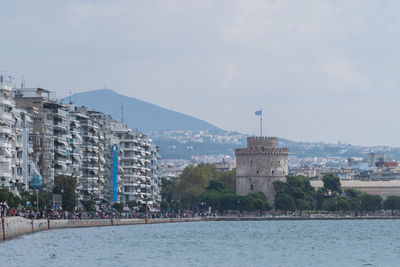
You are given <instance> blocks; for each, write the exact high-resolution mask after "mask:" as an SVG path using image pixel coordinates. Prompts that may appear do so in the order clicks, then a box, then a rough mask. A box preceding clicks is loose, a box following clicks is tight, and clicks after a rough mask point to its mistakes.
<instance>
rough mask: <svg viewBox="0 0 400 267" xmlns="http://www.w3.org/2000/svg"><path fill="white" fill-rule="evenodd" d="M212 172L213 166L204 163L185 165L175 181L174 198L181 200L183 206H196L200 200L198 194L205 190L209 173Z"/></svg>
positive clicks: (209, 177) (211, 173)
mask: <svg viewBox="0 0 400 267" xmlns="http://www.w3.org/2000/svg"><path fill="white" fill-rule="evenodd" d="M214 168H215V166H214ZM215 172H216V171H215ZM213 173H214V170H213V168H212V167H210V166H209V165H205V164H203V165H199V166H196V167H195V166H188V167H186V168H185V169H184V170H183V172H182V174H181V175H180V176H179V178H178V180H177V182H176V192H175V194H174V198H175V200H179V201H181V203H182V205H183V207H185V208H194V207H195V206H197V205H198V203H199V200H200V199H199V196H200V195H201V194H202V193H203V192H204V191H205V189H206V187H207V186H208V182H209V180H210V179H211V178H212V177H211V176H209V175H213Z"/></svg>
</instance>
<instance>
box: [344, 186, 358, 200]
mask: <svg viewBox="0 0 400 267" xmlns="http://www.w3.org/2000/svg"><path fill="white" fill-rule="evenodd" d="M344 193H345V195H346V197H349V198H359V197H360V196H361V195H362V192H361V191H360V190H358V189H355V188H347V189H345V190H344Z"/></svg>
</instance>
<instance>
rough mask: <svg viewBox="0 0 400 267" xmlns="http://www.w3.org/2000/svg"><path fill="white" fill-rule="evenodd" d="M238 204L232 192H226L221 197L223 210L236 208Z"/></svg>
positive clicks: (220, 203) (220, 202)
mask: <svg viewBox="0 0 400 267" xmlns="http://www.w3.org/2000/svg"><path fill="white" fill-rule="evenodd" d="M236 204H237V198H236V195H235V194H234V193H232V192H224V193H222V195H221V196H220V198H219V205H220V208H221V209H222V210H234V209H235V207H236Z"/></svg>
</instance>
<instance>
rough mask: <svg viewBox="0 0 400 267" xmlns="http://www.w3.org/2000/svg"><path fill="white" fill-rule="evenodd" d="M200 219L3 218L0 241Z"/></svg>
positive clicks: (199, 219) (0, 227)
mask: <svg viewBox="0 0 400 267" xmlns="http://www.w3.org/2000/svg"><path fill="white" fill-rule="evenodd" d="M201 220H204V219H202V218H171V219H147V220H146V219H90V220H46V219H39V220H31V219H25V218H22V217H4V218H1V222H0V224H1V225H0V239H1V240H2V241H5V240H9V239H12V238H15V237H18V236H22V235H26V234H32V233H36V232H39V231H44V230H49V229H64V228H83V227H101V226H118V225H135V224H157V223H175V222H194V221H201Z"/></svg>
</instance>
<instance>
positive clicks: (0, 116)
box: [0, 112, 13, 122]
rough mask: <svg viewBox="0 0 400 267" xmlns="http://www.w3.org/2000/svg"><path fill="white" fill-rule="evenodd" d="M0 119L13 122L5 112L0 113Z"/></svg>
mask: <svg viewBox="0 0 400 267" xmlns="http://www.w3.org/2000/svg"><path fill="white" fill-rule="evenodd" d="M0 119H2V120H5V121H9V122H13V117H12V115H11V113H6V112H0Z"/></svg>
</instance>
